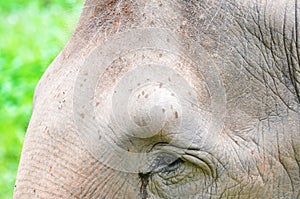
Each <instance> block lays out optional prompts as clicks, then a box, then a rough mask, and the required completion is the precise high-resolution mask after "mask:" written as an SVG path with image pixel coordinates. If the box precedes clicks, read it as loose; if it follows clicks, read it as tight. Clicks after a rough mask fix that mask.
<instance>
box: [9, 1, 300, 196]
mask: <svg viewBox="0 0 300 199" xmlns="http://www.w3.org/2000/svg"><path fill="white" fill-rule="evenodd" d="M299 6H300V3H299V0H273V1H271V0H261V1H255V0H246V1H242V0H222V1H216V0H211V1H207V0H201V1H200V0H190V1H185V0H164V1H162V0H148V1H144V0H136V1H129V0H123V1H121V0H86V2H85V4H84V6H83V10H82V14H81V17H80V20H79V22H78V25H77V27H76V30H75V31H74V34H73V35H72V37H71V39H70V41H69V42H68V43H67V45H66V46H65V48H64V49H63V50H62V52H61V53H60V54H59V55H58V57H57V58H56V59H55V60H54V62H53V63H52V64H51V65H50V66H49V68H48V70H47V71H46V72H45V74H44V75H43V77H42V79H41V80H40V82H39V84H38V86H37V88H36V91H35V96H34V106H33V112H32V117H31V120H30V124H29V126H28V130H27V134H26V138H25V142H24V147H23V151H22V156H21V161H20V166H19V170H18V175H17V181H16V186H15V193H14V197H15V198H142V199H146V198H297V197H299V194H300V166H299V165H300V112H299V108H300V47H299V46H300V40H299V38H300V25H299V16H300V14H299V13H300V9H299Z"/></svg>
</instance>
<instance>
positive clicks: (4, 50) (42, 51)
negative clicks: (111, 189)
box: [0, 0, 83, 199]
mask: <svg viewBox="0 0 300 199" xmlns="http://www.w3.org/2000/svg"><path fill="white" fill-rule="evenodd" d="M82 4H83V0H27V1H25V0H10V1H0V96H1V97H0V199H2V198H12V194H13V188H14V183H15V177H16V173H17V169H18V164H19V158H20V154H21V149H22V144H23V140H24V136H25V132H26V128H27V125H28V122H29V119H30V115H31V105H32V99H33V92H34V88H35V86H36V84H37V82H38V80H39V79H40V77H41V76H42V74H43V72H44V71H45V69H46V68H47V66H48V65H49V64H50V63H51V61H53V59H54V58H55V56H56V55H57V54H58V53H59V51H60V50H61V49H62V47H63V46H64V44H65V43H66V42H67V40H68V39H69V37H70V35H71V33H72V31H73V30H74V27H75V25H76V22H77V20H78V18H79V15H80V10H81V6H82Z"/></svg>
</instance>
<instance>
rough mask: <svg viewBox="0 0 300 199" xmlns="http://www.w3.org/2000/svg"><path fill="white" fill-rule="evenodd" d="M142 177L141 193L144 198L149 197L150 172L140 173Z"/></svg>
mask: <svg viewBox="0 0 300 199" xmlns="http://www.w3.org/2000/svg"><path fill="white" fill-rule="evenodd" d="M139 177H140V179H141V187H140V195H141V197H142V199H147V197H148V193H147V185H148V184H149V177H150V173H139Z"/></svg>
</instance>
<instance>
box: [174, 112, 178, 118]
mask: <svg viewBox="0 0 300 199" xmlns="http://www.w3.org/2000/svg"><path fill="white" fill-rule="evenodd" d="M174 116H175V118H176V119H177V118H178V113H177V111H175V113H174Z"/></svg>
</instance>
